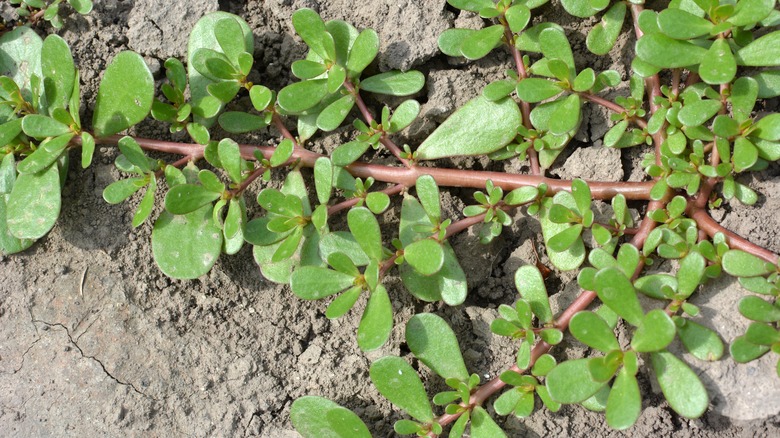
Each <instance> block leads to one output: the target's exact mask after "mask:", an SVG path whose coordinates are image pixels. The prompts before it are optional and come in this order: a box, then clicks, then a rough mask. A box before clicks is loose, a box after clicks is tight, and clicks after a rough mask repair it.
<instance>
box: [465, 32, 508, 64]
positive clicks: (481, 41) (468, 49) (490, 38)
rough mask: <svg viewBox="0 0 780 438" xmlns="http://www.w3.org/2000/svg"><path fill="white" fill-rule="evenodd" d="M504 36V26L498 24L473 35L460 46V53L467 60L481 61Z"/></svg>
mask: <svg viewBox="0 0 780 438" xmlns="http://www.w3.org/2000/svg"><path fill="white" fill-rule="evenodd" d="M502 36H504V26H502V25H500V24H496V25H493V26H489V27H486V28H484V29H480V30H478V31H476V32H473V33H471V34H470V35H468V36H467V37H466V38H464V39H463V42H462V43H461V46H460V53H461V54H462V55H463V56H464V57H466V59H472V60H473V59H480V58H482V57H484V56H485V55H487V54H488V53H490V51H491V50H493V48H494V47H496V45H497V44H498V43H499V42H501V37H502Z"/></svg>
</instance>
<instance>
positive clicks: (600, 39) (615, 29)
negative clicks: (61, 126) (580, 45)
mask: <svg viewBox="0 0 780 438" xmlns="http://www.w3.org/2000/svg"><path fill="white" fill-rule="evenodd" d="M625 16H626V4H625V3H622V2H618V3H615V4H613V5H612V7H611V8H609V10H608V11H607V12H606V13H605V14H604V15H603V16H602V17H601V22H599V23H598V24H596V25H595V26H594V27H593V29H591V31H590V32H589V33H588V37H587V39H586V44H587V46H588V50H590V51H591V52H593V53H595V54H596V55H606V54H607V53H609V51H610V50H612V47H614V46H615V42H616V41H617V38H618V36H620V29H621V28H622V27H623V19H624V18H625Z"/></svg>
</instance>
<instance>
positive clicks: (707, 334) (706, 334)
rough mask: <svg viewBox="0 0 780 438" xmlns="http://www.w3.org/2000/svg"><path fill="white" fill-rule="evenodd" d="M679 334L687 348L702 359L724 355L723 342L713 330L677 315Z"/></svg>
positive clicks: (712, 358) (675, 321) (716, 358)
mask: <svg viewBox="0 0 780 438" xmlns="http://www.w3.org/2000/svg"><path fill="white" fill-rule="evenodd" d="M672 319H673V320H674V323H675V325H676V326H677V335H678V336H679V337H680V340H681V341H682V343H683V345H684V346H685V349H686V350H688V352H689V353H691V354H692V355H693V356H694V357H696V358H697V359H700V360H706V361H714V360H718V359H720V357H721V356H722V355H723V342H722V341H721V340H720V337H719V336H718V334H717V333H715V332H714V331H713V330H711V329H709V328H707V327H704V326H703V325H701V324H698V323H695V322H693V321H691V320H689V319H686V318H682V317H679V316H675V317H673V318H672Z"/></svg>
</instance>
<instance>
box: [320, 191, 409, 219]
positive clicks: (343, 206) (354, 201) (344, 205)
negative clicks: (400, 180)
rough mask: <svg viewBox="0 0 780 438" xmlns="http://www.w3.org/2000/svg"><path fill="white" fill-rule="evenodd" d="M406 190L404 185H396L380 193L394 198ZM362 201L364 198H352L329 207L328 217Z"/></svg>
mask: <svg viewBox="0 0 780 438" xmlns="http://www.w3.org/2000/svg"><path fill="white" fill-rule="evenodd" d="M404 188H406V186H405V185H403V184H395V185H392V186H390V187H387V188H385V189H382V190H380V192H382V193H384V194H386V195H388V196H393V195H396V194H398V193H401V192H402V191H403V189H404ZM362 199H363V198H351V199H347V200H346V201H342V202H339V203H338V204H334V205H332V206H330V207H328V216H332V215H334V214H336V213H338V212H340V211H341V210H345V209H347V208H350V207H352V206H353V205H355V204H357V203H358V202H360V201H361V200H362Z"/></svg>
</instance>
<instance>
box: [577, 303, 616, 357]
mask: <svg viewBox="0 0 780 438" xmlns="http://www.w3.org/2000/svg"><path fill="white" fill-rule="evenodd" d="M569 330H570V331H571V334H572V335H574V337H575V338H577V340H578V341H580V342H582V343H583V344H585V345H587V346H589V347H591V348H595V349H596V350H599V351H601V352H602V353H609V352H610V351H613V350H620V344H618V341H617V338H616V337H615V332H613V331H612V328H611V327H610V326H609V325H608V324H607V323H606V321H604V320H603V319H602V318H601V317H600V316H598V315H597V314H595V313H593V312H588V311H584V312H578V313H577V314H575V315H574V317H573V318H572V319H571V322H570V323H569Z"/></svg>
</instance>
